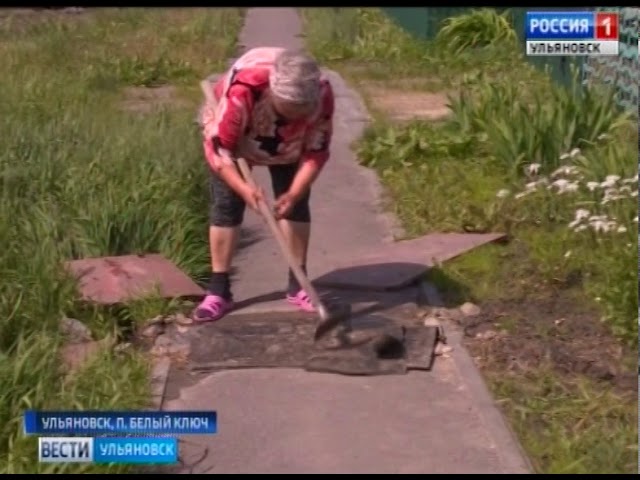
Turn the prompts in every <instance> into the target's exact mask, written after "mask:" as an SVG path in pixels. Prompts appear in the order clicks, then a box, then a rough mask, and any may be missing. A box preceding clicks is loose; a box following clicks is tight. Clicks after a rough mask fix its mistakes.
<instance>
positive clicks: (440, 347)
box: [434, 343, 453, 355]
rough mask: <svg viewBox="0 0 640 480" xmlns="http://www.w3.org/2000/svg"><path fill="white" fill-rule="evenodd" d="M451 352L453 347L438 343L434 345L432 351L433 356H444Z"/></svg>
mask: <svg viewBox="0 0 640 480" xmlns="http://www.w3.org/2000/svg"><path fill="white" fill-rule="evenodd" d="M452 351H453V347H451V346H449V345H445V344H443V343H438V344H437V345H436V348H435V350H434V354H435V355H445V354H447V353H450V352H452Z"/></svg>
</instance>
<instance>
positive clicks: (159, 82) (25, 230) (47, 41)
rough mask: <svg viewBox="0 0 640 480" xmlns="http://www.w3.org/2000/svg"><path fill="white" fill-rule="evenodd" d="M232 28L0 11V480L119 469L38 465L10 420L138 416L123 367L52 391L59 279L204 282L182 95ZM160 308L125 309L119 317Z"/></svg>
mask: <svg viewBox="0 0 640 480" xmlns="http://www.w3.org/2000/svg"><path fill="white" fill-rule="evenodd" d="M241 22H242V11H241V10H240V9H215V10H211V9H91V10H86V11H85V13H82V14H78V15H70V14H61V13H59V12H52V11H48V12H42V11H40V12H28V13H23V12H19V13H14V12H12V11H11V10H7V11H6V12H3V16H2V17H1V18H0V39H1V41H0V51H1V55H2V58H3V62H2V65H1V66H0V69H1V75H0V77H1V78H2V80H1V84H2V88H1V89H0V113H1V116H0V118H1V119H0V124H1V126H2V131H3V132H4V134H3V135H2V139H1V140H0V143H2V145H1V148H0V197H1V201H0V243H2V245H3V249H2V252H0V276H2V278H3V285H4V289H3V294H2V295H1V296H0V360H1V361H0V392H2V393H0V473H45V472H47V473H54V472H55V473H61V472H63V471H64V472H74V473H79V472H89V471H90V472H123V471H125V470H126V469H125V468H115V467H113V468H111V467H95V466H85V465H81V464H78V465H73V464H70V465H42V464H38V463H37V461H36V442H35V441H34V439H32V438H24V437H23V435H22V426H21V415H22V413H23V411H24V410H25V409H27V408H34V409H64V408H74V409H89V408H94V409H112V408H123V409H125V408H127V409H135V408H141V407H144V406H145V405H146V404H147V401H148V391H147V387H148V385H147V374H148V371H147V370H148V365H147V362H146V360H145V359H144V358H142V357H141V356H140V355H139V354H136V353H127V354H123V353H121V354H115V353H112V352H103V353H100V354H99V355H98V356H97V357H95V358H94V359H93V361H91V362H90V363H89V364H87V365H86V366H85V367H84V368H83V369H82V370H81V371H80V372H78V373H77V374H75V375H74V376H73V377H71V378H66V377H64V372H63V368H62V367H61V362H60V348H61V345H62V339H61V338H60V335H59V321H60V318H61V317H62V316H63V315H68V316H74V315H75V314H78V315H79V312H80V311H81V310H82V309H81V308H80V305H79V302H78V298H77V296H76V293H75V288H74V285H73V284H72V282H71V281H70V279H69V278H68V277H67V276H65V275H64V274H63V271H62V267H61V266H62V262H63V261H65V260H69V259H75V258H84V257H92V256H100V255H119V254H130V253H143V252H158V253H161V254H163V255H165V256H166V257H168V258H170V259H171V260H173V261H174V262H175V263H176V264H178V265H179V266H180V267H181V268H182V269H184V270H185V271H186V272H188V273H189V274H191V275H192V276H194V277H196V278H198V277H199V276H200V275H202V274H204V273H205V272H206V270H207V264H208V257H207V248H206V235H205V230H203V228H205V227H206V203H205V202H206V183H205V181H206V180H205V179H206V177H205V175H203V172H204V170H203V169H204V164H203V163H202V160H201V152H200V146H199V145H200V142H199V137H198V135H199V134H198V131H197V128H195V126H194V123H193V119H194V115H195V112H196V109H197V104H196V102H195V98H196V94H195V92H197V89H198V81H199V80H200V79H202V78H204V77H205V76H206V75H208V74H210V73H212V72H215V71H221V70H222V69H223V67H224V66H225V61H226V59H227V58H229V57H231V56H233V53H234V51H233V50H234V48H235V40H236V36H237V32H238V30H239V28H240V26H241ZM158 32H162V34H159V33H158ZM169 85H171V86H172V87H173V88H174V89H175V92H177V93H174V94H175V95H176V97H175V98H171V99H170V101H168V102H164V103H163V104H161V105H156V106H155V107H154V108H153V109H151V110H140V111H133V110H130V109H126V108H124V105H125V103H126V100H127V98H126V97H125V91H126V88H127V87H129V88H132V87H161V86H164V87H165V88H167V87H168V86H169ZM149 91H151V90H149ZM155 91H158V89H156V90H153V91H151V92H152V93H153V92H155ZM165 91H166V90H165ZM178 100H180V101H178ZM143 303H144V302H143ZM164 307H165V306H164V305H160V304H158V303H149V304H147V306H146V308H145V307H144V306H143V305H140V304H137V305H135V306H132V308H131V309H129V310H130V311H129V314H134V315H136V312H137V313H142V312H143V313H144V314H145V315H149V316H153V314H154V313H155V312H156V310H157V308H164ZM82 318H83V320H85V321H86V322H87V324H88V325H89V326H90V328H91V329H92V330H93V333H94V337H95V338H102V337H104V336H106V335H110V334H116V335H119V334H120V332H119V327H120V325H118V322H119V320H120V319H119V318H117V315H116V316H115V317H114V315H113V314H110V313H107V312H104V311H99V310H97V309H96V310H94V311H91V312H87V311H86V309H85V310H83V317H82Z"/></svg>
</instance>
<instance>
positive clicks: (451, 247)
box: [314, 233, 504, 291]
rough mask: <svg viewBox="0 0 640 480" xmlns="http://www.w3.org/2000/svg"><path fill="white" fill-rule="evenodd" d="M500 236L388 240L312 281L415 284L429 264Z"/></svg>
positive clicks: (356, 285)
mask: <svg viewBox="0 0 640 480" xmlns="http://www.w3.org/2000/svg"><path fill="white" fill-rule="evenodd" d="M501 238H504V235H503V234H501V233H491V234H459V233H433V234H429V235H425V236H423V237H419V238H416V239H413V240H405V241H401V242H395V243H390V244H386V245H384V246H382V247H380V248H378V249H377V250H375V251H363V252H362V253H361V254H358V255H357V256H356V257H354V258H352V259H350V260H348V261H346V262H344V263H343V264H338V265H337V266H336V267H335V269H334V270H331V271H329V272H328V273H326V274H324V275H321V276H319V277H317V278H316V279H315V280H314V283H316V284H317V285H319V286H323V287H331V288H343V289H364V290H378V291H381V290H394V289H400V288H404V287H406V286H407V285H411V284H413V283H415V282H416V280H418V279H419V278H420V277H422V276H423V275H424V274H425V273H426V271H427V270H428V269H429V268H430V267H432V266H434V265H437V264H439V263H442V262H445V261H447V260H451V259H452V258H455V257H457V256H459V255H462V254H463V253H465V252H468V251H470V250H472V249H474V248H477V247H479V246H481V245H483V244H486V243H490V242H494V241H496V240H499V239H501Z"/></svg>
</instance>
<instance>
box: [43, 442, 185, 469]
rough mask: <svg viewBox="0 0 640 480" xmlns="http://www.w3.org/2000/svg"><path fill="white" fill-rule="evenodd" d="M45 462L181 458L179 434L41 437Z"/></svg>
mask: <svg viewBox="0 0 640 480" xmlns="http://www.w3.org/2000/svg"><path fill="white" fill-rule="evenodd" d="M38 460H39V461H40V462H41V463H94V464H148V465H149V464H153V465H167V464H175V463H177V462H178V440H177V439H176V438H140V437H137V438H136V437H132V438H128V437H98V438H91V437H41V438H39V439H38Z"/></svg>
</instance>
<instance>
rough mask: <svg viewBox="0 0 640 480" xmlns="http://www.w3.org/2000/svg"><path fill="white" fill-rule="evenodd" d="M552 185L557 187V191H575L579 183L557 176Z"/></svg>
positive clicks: (560, 192)
mask: <svg viewBox="0 0 640 480" xmlns="http://www.w3.org/2000/svg"><path fill="white" fill-rule="evenodd" d="M551 186H552V187H556V188H557V189H558V193H559V194H562V193H566V192H577V191H578V188H579V187H580V185H579V184H578V183H577V182H570V181H569V180H567V179H565V178H559V179H558V180H556V181H554V182H553V183H552V184H551Z"/></svg>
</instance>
